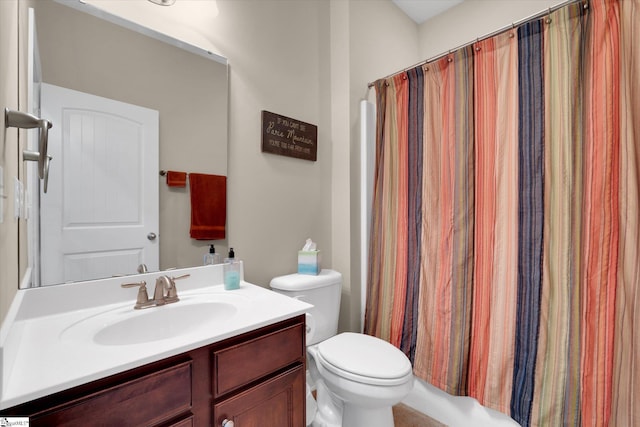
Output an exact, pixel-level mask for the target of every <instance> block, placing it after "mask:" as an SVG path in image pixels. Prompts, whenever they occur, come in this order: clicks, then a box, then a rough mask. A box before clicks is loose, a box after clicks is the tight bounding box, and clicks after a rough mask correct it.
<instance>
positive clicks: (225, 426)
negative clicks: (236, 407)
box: [222, 418, 235, 427]
mask: <svg viewBox="0 0 640 427" xmlns="http://www.w3.org/2000/svg"><path fill="white" fill-rule="evenodd" d="M234 426H235V424H234V423H233V421H231V420H228V419H226V418H225V419H224V420H223V421H222V427H234Z"/></svg>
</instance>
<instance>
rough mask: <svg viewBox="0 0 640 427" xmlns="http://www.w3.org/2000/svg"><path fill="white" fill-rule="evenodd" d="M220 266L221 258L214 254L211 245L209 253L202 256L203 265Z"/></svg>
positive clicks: (214, 249)
mask: <svg viewBox="0 0 640 427" xmlns="http://www.w3.org/2000/svg"><path fill="white" fill-rule="evenodd" d="M213 264H222V256H221V255H220V254H217V253H216V248H214V247H213V245H211V246H210V247H209V253H206V254H204V265H213Z"/></svg>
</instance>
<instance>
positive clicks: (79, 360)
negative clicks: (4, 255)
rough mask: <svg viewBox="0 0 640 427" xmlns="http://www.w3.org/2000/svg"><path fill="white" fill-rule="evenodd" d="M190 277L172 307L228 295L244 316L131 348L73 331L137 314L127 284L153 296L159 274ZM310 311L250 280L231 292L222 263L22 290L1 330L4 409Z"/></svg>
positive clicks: (132, 290) (0, 384)
mask: <svg viewBox="0 0 640 427" xmlns="http://www.w3.org/2000/svg"><path fill="white" fill-rule="evenodd" d="M187 273H188V274H191V276H190V277H189V278H186V279H182V280H178V281H176V287H177V288H178V296H179V297H180V299H181V300H180V301H179V302H177V303H174V304H171V305H172V306H173V305H176V306H177V305H178V304H181V303H182V304H191V303H194V302H199V301H206V300H207V299H212V298H216V297H223V298H224V299H225V301H230V302H232V303H233V304H234V306H235V307H236V308H237V310H238V311H237V314H236V315H234V316H233V317H232V318H230V319H227V320H220V321H216V322H215V323H214V324H213V325H212V326H211V327H195V328H193V330H189V331H185V332H184V333H179V334H178V335H177V336H174V337H171V338H167V339H160V340H156V341H151V342H145V343H136V344H127V345H101V344H97V343H95V342H94V341H93V339H92V338H93V334H86V333H84V332H83V331H82V328H70V327H71V326H73V325H76V324H79V323H81V322H87V319H102V318H101V317H99V316H102V315H104V314H106V315H107V316H111V317H112V318H113V317H115V316H116V315H120V314H119V313H124V315H127V313H131V312H134V309H133V305H134V303H135V300H136V295H137V291H138V290H137V288H127V289H124V288H121V286H120V285H121V284H122V283H125V282H127V283H129V282H139V281H140V280H146V282H147V288H148V290H149V294H150V295H149V296H150V297H152V296H153V288H154V283H155V277H157V276H159V275H160V274H168V275H170V276H174V277H177V276H180V275H182V274H187ZM221 294H224V295H221ZM166 307H169V305H167V306H161V307H152V308H148V309H144V310H135V313H134V315H137V314H138V313H142V312H148V311H149V310H163V309H165V308H166ZM309 307H311V306H310V305H308V304H306V303H304V302H301V301H298V300H296V299H293V298H288V297H286V296H283V295H281V294H278V293H276V292H273V291H270V290H268V289H265V288H262V287H260V286H256V285H252V284H250V283H247V282H244V281H242V282H241V286H240V289H237V290H233V291H226V290H224V287H223V285H222V266H221V265H214V266H206V267H195V268H189V269H180V270H171V271H167V272H158V273H147V274H141V275H135V276H130V277H127V278H123V277H119V278H110V279H104V280H95V281H90V282H82V283H71V284H66V285H58V286H54V287H48V288H34V289H24V290H19V291H18V295H17V296H16V298H15V300H14V301H13V304H12V306H11V309H10V310H9V314H8V315H7V317H6V319H5V322H4V323H3V325H2V328H1V329H0V363H1V367H2V375H1V377H0V380H1V381H0V409H4V408H9V407H12V406H15V405H18V404H21V403H25V402H28V401H30V400H33V399H36V398H39V397H42V396H46V395H48V394H52V393H55V392H58V391H62V390H66V389H68V388H71V387H74V386H78V385H81V384H85V383H87V382H90V381H94V380H97V379H100V378H104V377H107V376H109V375H113V374H116V373H119V372H123V371H126V370H128V369H132V368H136V367H139V366H142V365H145V364H147V363H151V362H155V361H158V360H162V359H165V358H167V357H170V356H174V355H177V354H180V353H183V352H186V351H189V350H193V349H195V348H199V347H202V346H205V345H208V344H212V343H215V342H218V341H221V340H224V339H226V338H229V337H232V336H235V335H238V334H241V333H244V332H248V331H250V330H253V329H256V328H259V327H262V326H266V325H269V324H272V323H275V322H278V321H280V320H285V319H288V318H291V317H294V316H296V315H298V314H302V313H304V312H305V311H307V310H308V309H309ZM129 310H130V311H129ZM94 323H95V321H94ZM154 327H155V326H154ZM157 327H158V328H162V327H163V325H162V324H160V325H157ZM78 330H79V331H80V332H78ZM69 331H72V333H69ZM0 413H1V411H0Z"/></svg>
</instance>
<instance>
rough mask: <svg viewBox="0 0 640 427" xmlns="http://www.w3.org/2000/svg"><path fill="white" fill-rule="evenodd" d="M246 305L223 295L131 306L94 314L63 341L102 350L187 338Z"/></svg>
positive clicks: (71, 329) (70, 328)
mask: <svg viewBox="0 0 640 427" xmlns="http://www.w3.org/2000/svg"><path fill="white" fill-rule="evenodd" d="M244 304H246V301H244V299H243V298H233V297H231V296H226V295H223V294H220V295H217V296H211V295H209V296H206V297H202V296H200V297H193V296H192V297H191V298H186V299H181V300H180V301H178V302H176V303H172V304H167V305H162V306H158V307H150V308H146V309H142V310H134V309H133V307H132V306H131V305H130V304H127V305H126V307H125V306H120V307H118V308H115V309H111V310H107V311H104V312H101V313H97V314H93V315H91V316H89V317H87V318H84V319H82V320H80V321H78V322H75V323H73V324H72V325H70V326H68V327H67V328H65V329H64V330H63V331H62V332H61V334H60V338H61V339H63V340H67V341H69V340H70V341H76V342H78V341H82V342H87V341H92V342H93V343H95V344H98V345H103V346H119V345H135V344H144V343H149V342H154V341H160V340H166V339H172V338H176V337H180V336H186V335H189V334H192V333H194V332H197V331H200V330H202V329H204V328H210V329H212V330H213V328H215V327H216V326H219V325H221V324H222V323H226V322H228V321H230V320H232V319H233V318H234V316H235V315H236V314H237V313H238V312H239V307H242V306H243V305H244Z"/></svg>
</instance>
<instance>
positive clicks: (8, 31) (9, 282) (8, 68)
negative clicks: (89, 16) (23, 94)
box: [0, 0, 18, 321]
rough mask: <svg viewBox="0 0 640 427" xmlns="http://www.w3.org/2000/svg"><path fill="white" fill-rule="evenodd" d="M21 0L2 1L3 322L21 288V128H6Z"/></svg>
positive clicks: (13, 100) (14, 89) (14, 91)
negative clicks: (17, 209)
mask: <svg viewBox="0 0 640 427" xmlns="http://www.w3.org/2000/svg"><path fill="white" fill-rule="evenodd" d="M17 17H18V2H17V0H9V1H0V58H1V59H2V60H1V61H0V108H2V110H3V111H2V114H0V166H2V169H3V173H2V180H3V181H4V189H3V190H2V191H1V192H2V194H0V197H2V216H3V218H4V219H3V221H2V223H0V321H1V320H2V319H4V317H5V315H6V313H7V311H8V309H9V306H10V304H11V301H12V300H13V297H14V295H15V294H16V290H17V289H18V251H17V250H16V248H18V221H17V220H15V219H14V218H13V197H12V196H13V177H14V176H17V175H18V162H17V161H16V159H17V157H18V131H17V130H16V129H15V128H12V129H5V125H4V108H5V107H8V108H11V109H17V108H18V84H17V82H18V19H17Z"/></svg>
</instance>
